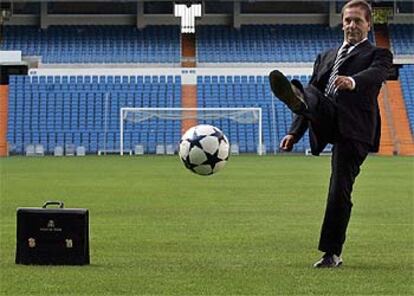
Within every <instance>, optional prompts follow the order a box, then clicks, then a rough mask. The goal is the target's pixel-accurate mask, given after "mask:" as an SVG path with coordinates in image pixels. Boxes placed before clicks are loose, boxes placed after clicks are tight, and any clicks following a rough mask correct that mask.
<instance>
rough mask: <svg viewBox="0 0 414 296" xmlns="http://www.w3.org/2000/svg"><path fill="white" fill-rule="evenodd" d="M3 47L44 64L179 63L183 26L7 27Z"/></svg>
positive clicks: (0, 46)
mask: <svg viewBox="0 0 414 296" xmlns="http://www.w3.org/2000/svg"><path fill="white" fill-rule="evenodd" d="M3 41H4V42H2V43H1V44H0V49H1V50H21V51H22V54H23V55H26V56H41V57H42V62H43V63H178V62H179V61H180V54H181V50H180V28H179V27H178V26H148V27H146V28H145V29H142V30H138V29H137V28H136V27H132V26H51V27H49V28H48V29H45V30H42V29H40V28H38V27H35V26H5V28H4V40H3Z"/></svg>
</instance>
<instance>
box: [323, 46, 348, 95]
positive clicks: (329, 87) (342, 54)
mask: <svg viewBox="0 0 414 296" xmlns="http://www.w3.org/2000/svg"><path fill="white" fill-rule="evenodd" d="M351 46H352V44H349V43H345V44H344V45H343V46H342V47H341V48H340V49H339V52H338V55H337V56H336V59H335V63H334V66H333V67H332V71H331V75H329V80H328V83H327V84H326V88H325V96H327V97H331V96H332V97H333V96H334V95H335V93H336V91H337V89H336V87H335V85H334V81H335V79H336V77H338V69H339V67H340V66H341V65H342V63H343V62H344V60H345V58H346V56H347V54H348V50H349V48H350V47H351Z"/></svg>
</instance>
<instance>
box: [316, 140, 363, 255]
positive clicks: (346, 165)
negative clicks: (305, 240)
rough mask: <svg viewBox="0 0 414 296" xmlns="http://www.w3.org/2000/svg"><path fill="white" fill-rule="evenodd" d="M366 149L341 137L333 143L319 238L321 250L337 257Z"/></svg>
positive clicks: (359, 143)
mask: <svg viewBox="0 0 414 296" xmlns="http://www.w3.org/2000/svg"><path fill="white" fill-rule="evenodd" d="M368 150H369V145H368V144H367V143H363V142H359V141H354V140H350V139H344V138H342V139H340V140H338V141H337V142H335V143H334V145H333V149H332V159H331V178H330V183H329V192H328V199H327V203H326V209H325V217H324V220H323V223H322V229H321V236H320V239H319V250H320V251H323V252H327V253H332V254H336V255H338V256H339V255H340V254H341V253H342V246H343V244H344V242H345V235H346V229H347V227H348V222H349V219H350V217H351V209H352V201H351V193H352V188H353V185H354V182H355V178H356V177H357V176H358V174H359V172H360V166H361V165H362V163H363V162H364V160H365V159H366V157H367V155H368Z"/></svg>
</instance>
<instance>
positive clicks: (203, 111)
mask: <svg viewBox="0 0 414 296" xmlns="http://www.w3.org/2000/svg"><path fill="white" fill-rule="evenodd" d="M153 118H158V119H165V120H179V121H181V122H185V121H189V122H191V121H192V122H197V123H209V121H214V120H220V119H229V120H231V121H235V122H237V123H241V124H254V125H255V126H256V125H257V129H258V130H257V143H258V144H257V154H259V155H262V153H263V136H262V135H263V131H262V108H248V107H245V108H129V107H125V108H121V109H120V117H119V120H120V122H119V124H120V154H121V155H123V152H124V131H125V129H124V127H125V122H133V123H142V122H144V121H147V120H150V119H153ZM213 125H214V124H213ZM217 127H218V128H220V129H221V127H220V126H217ZM178 141H179V139H177V143H178ZM230 144H231V140H230Z"/></svg>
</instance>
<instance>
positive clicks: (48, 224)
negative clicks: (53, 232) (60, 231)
mask: <svg viewBox="0 0 414 296" xmlns="http://www.w3.org/2000/svg"><path fill="white" fill-rule="evenodd" d="M47 228H55V221H53V220H49V222H47Z"/></svg>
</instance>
